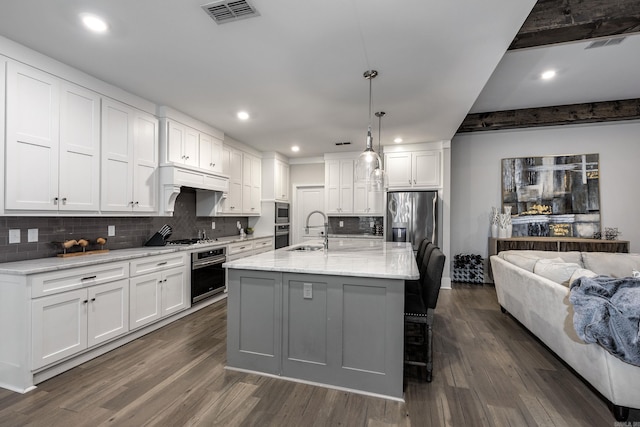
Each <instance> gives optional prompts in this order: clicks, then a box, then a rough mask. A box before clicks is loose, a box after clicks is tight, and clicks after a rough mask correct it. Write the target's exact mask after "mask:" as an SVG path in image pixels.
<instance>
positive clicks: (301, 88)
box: [0, 0, 638, 157]
mask: <svg viewBox="0 0 640 427" xmlns="http://www.w3.org/2000/svg"><path fill="white" fill-rule="evenodd" d="M203 3H205V0H162V1H160V0H109V1H103V0H102V1H100V0H65V1H51V0H20V1H4V2H2V4H1V5H0V35H2V36H5V37H7V38H9V39H12V40H14V41H16V42H18V43H20V44H23V45H25V46H28V47H30V48H32V49H34V50H36V51H39V52H41V53H43V54H45V55H48V56H50V57H53V58H55V59H57V60H59V61H61V62H63V63H66V64H68V65H70V66H73V67H75V68H78V69H80V70H82V71H85V72H86V73H88V74H91V75H93V76H95V77H97V78H99V79H102V80H105V81H107V82H109V83H111V84H114V85H116V86H119V87H121V88H123V89H125V90H127V91H129V92H131V93H134V94H136V95H139V96H141V97H143V98H146V99H148V100H150V101H153V102H155V103H158V104H160V105H168V106H170V107H173V108H175V109H177V110H180V111H182V112H184V113H186V114H188V115H191V116H193V117H194V118H196V119H199V120H201V121H204V122H206V123H209V124H210V125H212V126H214V127H216V128H218V129H220V130H221V131H223V132H225V133H226V134H227V135H229V136H230V137H232V138H234V139H236V140H238V141H241V142H244V143H246V144H248V145H250V146H253V147H255V148H256V149H258V150H259V151H279V152H281V153H283V154H285V155H287V156H289V157H311V156H316V155H319V154H321V153H324V152H339V151H359V150H362V149H363V148H364V137H365V133H366V127H367V124H368V122H369V118H368V93H369V85H368V81H367V80H365V79H364V78H363V77H362V74H363V72H364V71H365V70H368V69H371V68H373V69H376V70H378V72H379V73H380V74H379V76H378V77H377V78H376V79H374V80H373V102H374V111H378V110H384V111H385V112H386V113H387V115H386V116H385V117H384V119H383V121H382V137H383V144H388V143H389V142H390V140H391V139H392V138H393V137H396V136H401V137H402V138H403V139H404V141H405V142H406V143H414V142H426V141H438V140H443V139H444V140H446V139H451V138H452V137H453V135H454V134H455V132H456V130H457V128H458V126H459V125H460V123H461V122H462V120H463V119H464V117H465V116H466V115H467V113H468V112H469V110H470V108H471V106H472V105H473V104H474V101H475V100H476V98H477V97H478V94H479V93H480V91H481V90H482V88H483V86H484V85H485V83H486V82H487V80H488V79H489V77H490V76H491V73H492V72H493V70H494V69H495V67H496V65H497V64H498V62H499V61H500V59H501V58H502V56H503V55H504V53H505V51H506V49H507V47H508V45H509V44H510V42H511V41H512V40H513V37H514V36H515V34H516V33H517V31H518V29H519V28H520V26H521V25H522V23H523V22H524V20H525V18H526V17H527V15H528V13H529V12H530V10H531V8H532V7H533V5H534V4H535V0H519V1H513V0H485V1H472V0H393V1H391V0H387V1H381V0H322V1H319V0H315V1H313V0H307V1H296V0H253V4H254V5H255V7H256V8H257V9H258V11H259V12H260V14H261V16H259V17H256V18H251V19H246V20H241V21H237V22H233V23H227V24H223V25H217V24H216V23H215V22H214V21H213V20H212V19H211V18H210V17H209V16H208V15H207V14H206V13H205V12H204V11H203V10H202V9H201V7H200V6H201V4H203ZM81 12H91V13H96V14H99V15H101V16H103V17H104V18H105V19H106V20H107V21H108V22H109V24H110V26H111V28H110V31H109V33H108V34H106V35H101V36H98V35H94V34H88V33H87V32H86V31H85V30H84V28H82V27H81V25H80V24H79V19H78V14H79V13H81ZM625 43H626V42H625ZM523 54H528V52H524V53H515V54H514V55H523ZM510 56H511V53H510V54H509V57H510ZM538 63H539V62H538ZM631 69H635V70H637V69H638V68H637V67H634V68H630V70H631ZM487 97H488V98H487V99H488V101H487V103H486V104H487V105H489V106H490V105H492V103H494V104H495V103H496V101H494V100H491V99H490V98H489V95H487ZM498 98H499V99H502V98H503V97H502V96H501V95H499V96H498ZM240 109H245V110H247V111H249V112H250V114H251V115H252V118H251V119H250V120H249V121H247V122H240V121H238V119H237V118H236V117H235V114H236V112H237V111H238V110H240ZM376 120H377V119H376V118H375V117H374V118H373V121H374V123H373V125H374V126H373V127H374V131H375V130H377V121H376ZM377 140H378V139H377V135H374V141H376V142H377ZM337 141H351V142H352V145H351V146H348V147H347V148H339V147H336V146H335V145H334V143H335V142H337ZM293 144H297V145H299V146H300V147H301V150H300V152H299V153H298V154H293V153H291V152H290V151H289V149H290V146H291V145H293Z"/></svg>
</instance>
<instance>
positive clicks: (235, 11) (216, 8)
mask: <svg viewBox="0 0 640 427" xmlns="http://www.w3.org/2000/svg"><path fill="white" fill-rule="evenodd" d="M201 7H202V8H203V9H204V11H205V12H207V14H208V15H209V16H210V17H211V18H213V20H214V21H216V23H217V24H224V23H227V22H233V21H238V20H240V19H246V18H251V17H253V16H260V14H259V13H258V11H257V10H256V8H255V7H253V6H252V5H251V4H249V2H248V1H246V0H231V1H216V2H213V3H207V4H203V5H202V6H201Z"/></svg>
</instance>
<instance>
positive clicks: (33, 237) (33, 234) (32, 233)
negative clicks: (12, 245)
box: [27, 228, 38, 242]
mask: <svg viewBox="0 0 640 427" xmlns="http://www.w3.org/2000/svg"><path fill="white" fill-rule="evenodd" d="M37 241H38V229H37V228H30V229H29V231H27V242H37Z"/></svg>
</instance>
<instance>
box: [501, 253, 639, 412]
mask: <svg viewBox="0 0 640 427" xmlns="http://www.w3.org/2000/svg"><path fill="white" fill-rule="evenodd" d="M491 268H492V271H493V278H494V282H495V287H496V293H497V295H498V303H499V304H500V307H501V309H502V311H503V312H504V311H508V312H509V313H510V314H511V315H512V316H513V317H515V318H516V319H517V320H518V321H520V322H521V323H522V324H523V325H524V326H525V327H526V328H527V329H529V330H530V331H531V332H532V333H533V334H535V335H536V336H537V337H538V338H539V339H540V340H541V341H542V342H544V343H545V344H546V345H547V346H548V347H549V348H550V349H551V350H552V351H553V352H554V353H556V355H558V356H559V357H560V358H562V359H563V360H564V361H565V362H566V363H567V364H568V365H570V366H571V367H572V368H573V369H574V370H575V371H576V372H577V373H579V374H580V375H581V376H582V377H583V378H584V379H585V380H586V381H588V382H589V383H590V384H591V385H592V386H593V387H595V388H596V389H597V390H598V391H599V392H600V393H602V395H603V396H604V397H605V398H607V399H608V400H609V401H610V402H611V403H612V405H613V408H612V409H613V414H614V416H615V417H616V419H617V420H618V421H624V420H626V418H627V417H628V414H629V408H635V409H640V367H638V366H634V365H631V364H628V363H625V362H623V361H622V360H620V359H618V358H616V357H615V356H613V355H611V354H610V353H609V352H607V351H606V350H605V349H604V348H603V347H601V346H600V345H598V344H587V343H585V342H584V341H582V340H581V339H580V338H579V337H578V335H577V334H576V332H575V330H574V327H573V306H572V304H571V303H570V302H569V284H570V282H572V281H573V280H575V279H576V278H577V277H580V276H583V275H588V276H595V275H607V276H612V277H628V276H631V275H632V272H633V270H640V254H614V253H602V252H548V251H528V250H520V251H504V252H500V253H499V254H498V255H493V256H491Z"/></svg>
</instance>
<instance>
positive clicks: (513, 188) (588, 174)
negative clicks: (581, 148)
mask: <svg viewBox="0 0 640 427" xmlns="http://www.w3.org/2000/svg"><path fill="white" fill-rule="evenodd" d="M598 159H599V156H598V154H575V155H564V156H542V157H520V158H511V159H502V205H503V207H504V206H511V214H512V223H513V237H517V236H549V237H585V238H591V237H593V235H594V233H597V232H600V190H599V188H600V184H599V178H600V169H599V160H598Z"/></svg>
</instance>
